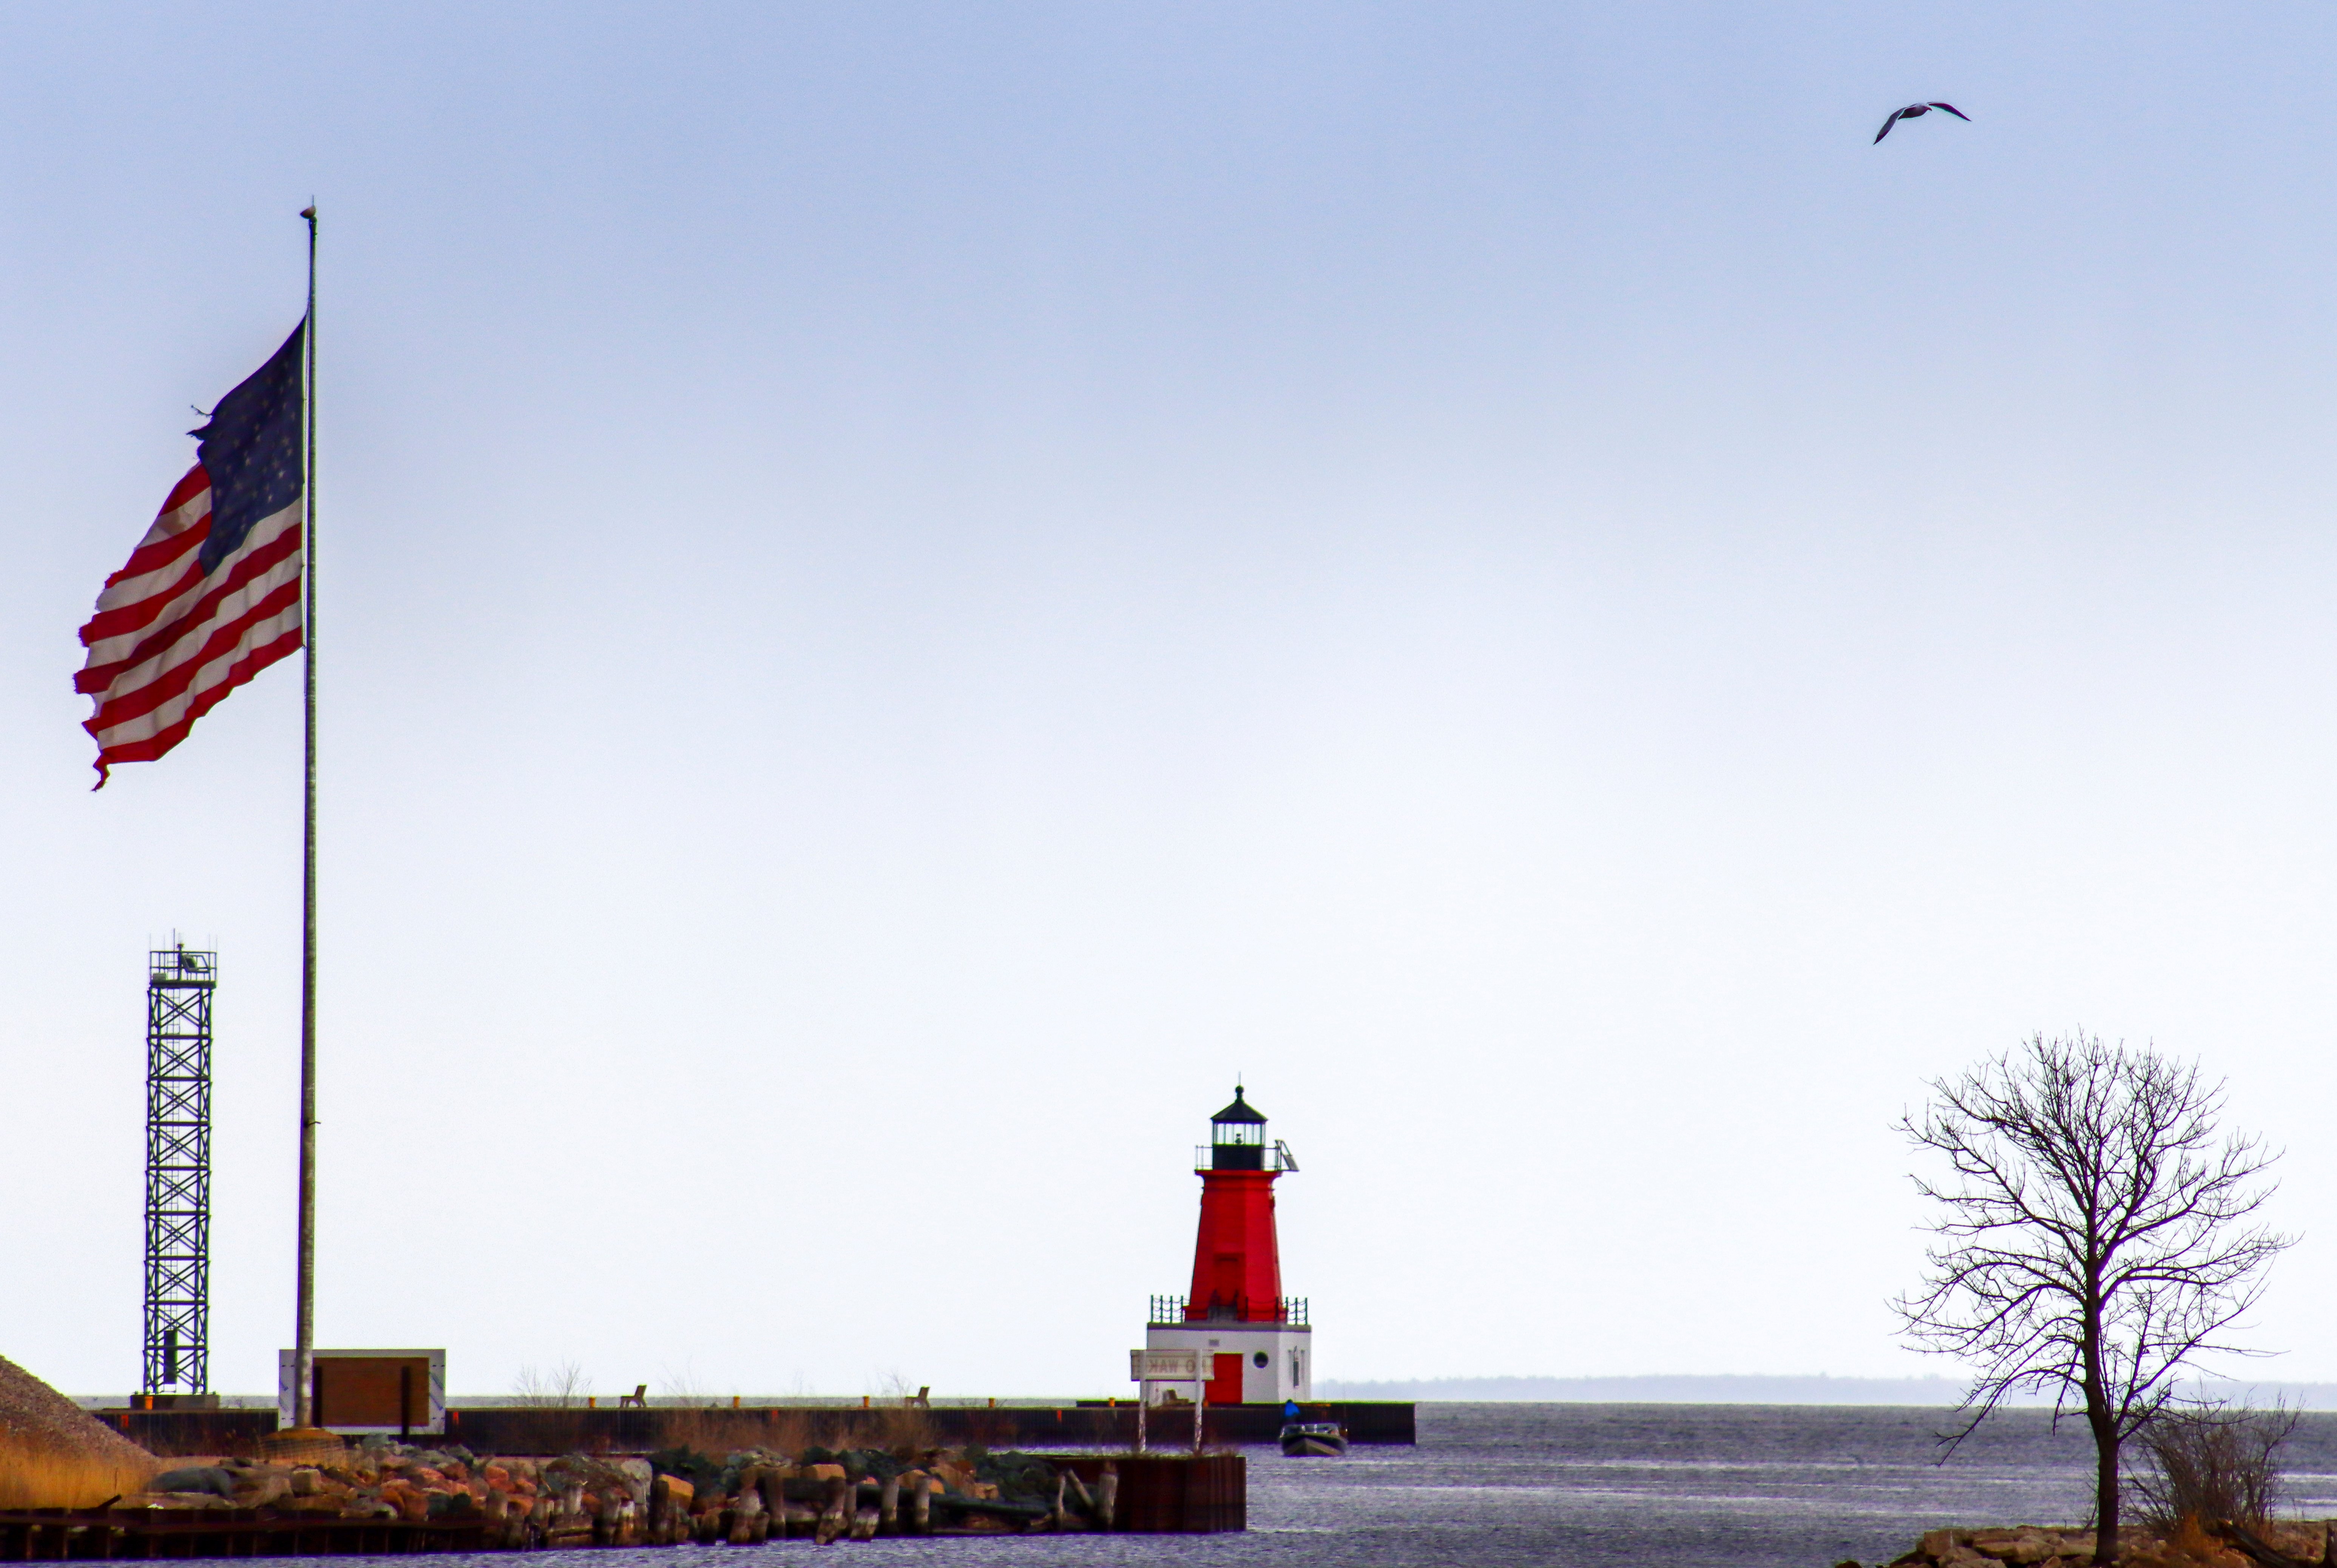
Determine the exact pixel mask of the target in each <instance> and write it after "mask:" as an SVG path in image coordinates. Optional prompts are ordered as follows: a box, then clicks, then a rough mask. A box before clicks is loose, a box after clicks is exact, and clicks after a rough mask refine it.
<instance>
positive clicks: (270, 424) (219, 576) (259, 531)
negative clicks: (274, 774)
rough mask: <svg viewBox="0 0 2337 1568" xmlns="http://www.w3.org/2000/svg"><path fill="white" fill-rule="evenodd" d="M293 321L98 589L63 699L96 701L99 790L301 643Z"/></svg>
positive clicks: (227, 400) (216, 413) (302, 468)
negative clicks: (112, 774)
mask: <svg viewBox="0 0 2337 1568" xmlns="http://www.w3.org/2000/svg"><path fill="white" fill-rule="evenodd" d="M307 332H308V323H307V322H306V321H303V322H302V323H301V324H300V325H299V326H298V328H294V329H293V333H292V336H291V337H289V338H286V339H285V341H284V347H283V348H279V349H278V350H277V351H276V354H275V356H274V358H270V359H269V361H268V363H267V364H265V365H263V366H261V367H260V368H259V370H258V371H256V372H255V373H254V374H253V375H252V376H251V377H250V378H249V379H248V380H246V381H245V382H244V383H243V384H242V385H241V386H240V387H236V389H235V390H234V391H232V392H230V393H229V394H228V395H227V396H226V397H222V398H220V401H219V406H218V407H216V408H214V409H212V410H211V413H210V423H209V424H207V425H205V426H202V427H201V428H200V429H198V430H193V431H191V432H189V434H191V435H193V436H198V437H200V441H199V443H198V445H197V446H196V447H195V456H196V461H195V466H193V467H192V468H190V469H188V470H187V472H186V475H185V477H183V478H181V480H180V481H179V482H178V484H176V485H172V486H171V495H170V498H169V499H168V500H166V501H164V502H163V503H162V512H161V515H160V516H158V517H156V518H155V519H154V525H153V526H152V528H149V529H148V530H146V537H145V538H143V539H142V540H140V541H139V542H138V548H137V549H135V550H133V551H132V552H131V553H130V560H129V563H128V564H126V565H124V566H123V567H122V570H121V571H119V572H116V573H114V574H113V575H112V576H111V577H109V578H107V579H106V580H105V588H104V591H103V593H99V595H98V597H97V613H95V614H94V615H93V616H91V617H90V621H89V624H88V625H86V626H83V628H82V629H81V640H82V643H83V646H85V647H86V648H88V650H89V660H88V662H86V663H85V664H83V666H82V671H81V673H80V674H79V675H77V676H75V677H74V678H73V690H74V691H83V692H86V693H88V694H89V695H90V696H92V697H93V698H95V699H96V701H97V711H95V712H94V713H93V714H91V715H90V717H89V718H88V719H87V720H83V726H82V727H83V729H85V730H88V731H89V732H90V734H91V735H93V737H95V738H96V740H97V784H96V786H95V788H97V789H104V788H105V780H106V773H107V769H110V768H111V767H112V765H113V764H114V763H116V762H152V760H154V759H156V758H157V757H160V756H161V755H162V753H164V752H165V751H168V750H170V749H171V747H173V746H176V745H177V744H178V743H179V742H180V741H181V740H185V739H186V738H187V731H188V730H191V729H193V728H194V725H195V720H198V719H200V718H201V717H202V716H203V715H204V714H206V713H208V712H210V711H211V709H212V708H214V707H216V706H217V705H218V704H219V702H220V700H221V699H222V698H224V697H226V695H227V694H228V693H229V692H230V691H234V690H235V689H236V688H237V687H239V686H240V685H242V684H243V683H244V682H245V681H249V680H250V679H251V678H252V677H253V676H254V675H257V674H259V671H262V670H265V669H266V668H267V667H268V666H269V665H270V664H273V663H275V662H276V661H278V660H279V659H281V658H283V657H284V656H285V655H286V654H288V653H289V652H292V651H293V650H294V649H296V648H298V647H299V646H300V560H301V557H300V543H301V541H300V504H301V498H302V492H303V491H304V489H305V487H306V465H305V463H304V462H303V460H302V456H301V450H300V436H301V387H300V351H301V346H302V340H303V338H305V336H306V335H307Z"/></svg>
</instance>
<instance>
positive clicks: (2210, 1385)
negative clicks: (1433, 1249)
mask: <svg viewBox="0 0 2337 1568" xmlns="http://www.w3.org/2000/svg"><path fill="white" fill-rule="evenodd" d="M1962 1393H1963V1385H1962V1384H1961V1383H1959V1382H1957V1381H1955V1380H1953V1379H1952V1378H1947V1377H1823V1376H1819V1377H1762V1376H1758V1375H1722V1376H1714V1377H1696V1376H1686V1375H1683V1376H1652V1377H1413V1378H1392V1379H1387V1380H1384V1381H1360V1380H1349V1379H1345V1378H1317V1379H1315V1397H1316V1398H1318V1399H1352V1400H1365V1399H1403V1400H1411V1401H1413V1402H1414V1403H1417V1404H1529V1405H1899V1406H1931V1407H1936V1408H1940V1409H1953V1408H1955V1406H1956V1405H1957V1404H1958V1402H1959V1400H1960V1397H1961V1395H1962ZM2185 1394H2186V1395H2189V1396H2190V1397H2203V1396H2204V1397H2211V1398H2215V1399H2223V1400H2228V1401H2230V1402H2232V1403H2234V1404H2245V1405H2258V1406H2263V1405H2269V1404H2272V1403H2273V1401H2275V1400H2280V1401H2283V1402H2284V1403H2286V1404H2288V1405H2290V1406H2295V1407H2297V1408H2300V1409H2305V1410H2337V1383H2234V1382H2225V1381H2221V1380H2213V1381H2205V1382H2201V1383H2197V1384H2193V1385H2190V1386H2188V1387H2186V1388H2185ZM2007 1403H2008V1404H2011V1405H2019V1406H2047V1405H2050V1404H2051V1403H2052V1401H2050V1400H2049V1399H2036V1398H2031V1399H2016V1400H2008V1401H2007Z"/></svg>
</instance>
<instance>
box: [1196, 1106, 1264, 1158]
mask: <svg viewBox="0 0 2337 1568" xmlns="http://www.w3.org/2000/svg"><path fill="white" fill-rule="evenodd" d="M1209 1164H1210V1166H1211V1167H1212V1168H1213V1169H1215V1170H1218V1171H1263V1170H1265V1169H1266V1118H1265V1117H1263V1116H1261V1115H1259V1114H1258V1113H1257V1108H1256V1107H1254V1106H1252V1105H1251V1104H1250V1103H1248V1102H1247V1101H1246V1100H1244V1099H1243V1098H1242V1092H1241V1090H1239V1089H1238V1088H1237V1089H1236V1090H1235V1091H1234V1103H1232V1104H1230V1105H1228V1106H1227V1107H1226V1108H1225V1109H1224V1110H1222V1111H1220V1112H1217V1114H1216V1115H1215V1116H1212V1117H1210V1118H1209Z"/></svg>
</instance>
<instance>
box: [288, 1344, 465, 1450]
mask: <svg viewBox="0 0 2337 1568" xmlns="http://www.w3.org/2000/svg"><path fill="white" fill-rule="evenodd" d="M308 1387H309V1406H310V1410H311V1416H310V1419H311V1420H312V1421H313V1422H314V1423H315V1424H316V1425H317V1426H323V1427H326V1428H328V1430H331V1431H334V1432H396V1433H398V1434H400V1435H411V1434H415V1433H426V1434H430V1435H433V1436H435V1435H437V1434H441V1433H444V1432H445V1430H446V1352H445V1351H444V1350H318V1351H317V1352H315V1357H314V1364H313V1366H312V1367H311V1377H310V1379H309V1385H308ZM276 1403H277V1415H278V1418H279V1419H280V1420H281V1421H282V1422H283V1423H284V1425H286V1426H290V1425H291V1424H292V1405H293V1401H292V1352H291V1351H289V1350H283V1351H279V1352H278V1354H277V1392H276Z"/></svg>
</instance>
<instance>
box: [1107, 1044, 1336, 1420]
mask: <svg viewBox="0 0 2337 1568" xmlns="http://www.w3.org/2000/svg"><path fill="white" fill-rule="evenodd" d="M1193 1163H1194V1166H1195V1174H1197V1175H1198V1176H1199V1177H1200V1179H1201V1228H1200V1233H1199V1235H1198V1237H1197V1238H1196V1239H1195V1240H1194V1242H1193V1281H1192V1284H1191V1286H1190V1287H1189V1288H1188V1290H1187V1292H1186V1294H1184V1295H1182V1296H1156V1297H1154V1298H1153V1299H1152V1314H1151V1321H1150V1322H1149V1323H1148V1324H1146V1325H1145V1330H1144V1344H1145V1348H1146V1349H1148V1350H1193V1351H1198V1352H1199V1353H1200V1357H1201V1361H1200V1364H1201V1366H1202V1367H1204V1368H1206V1369H1207V1370H1208V1395H1207V1397H1208V1402H1209V1403H1210V1404H1212V1405H1279V1404H1281V1403H1283V1402H1284V1401H1286V1400H1291V1399H1302V1400H1303V1399H1309V1398H1312V1397H1313V1396H1314V1385H1315V1367H1314V1347H1313V1338H1314V1336H1313V1330H1312V1329H1311V1328H1309V1326H1308V1324H1307V1321H1306V1303H1305V1300H1304V1299H1293V1298H1291V1297H1287V1296H1285V1295H1284V1294H1283V1293H1282V1251H1281V1248H1280V1246H1279V1244H1278V1243H1277V1241H1276V1237H1275V1229H1274V1184H1275V1182H1276V1181H1277V1180H1279V1179H1280V1178H1281V1177H1283V1176H1285V1175H1286V1174H1288V1173H1289V1172H1291V1171H1296V1170H1297V1169H1298V1161H1296V1160H1293V1159H1292V1158H1291V1157H1290V1150H1289V1148H1288V1147H1287V1146H1286V1145H1285V1144H1284V1143H1283V1142H1282V1141H1281V1140H1280V1139H1276V1140H1275V1141H1274V1142H1271V1143H1269V1142H1267V1141H1266V1118H1265V1117H1264V1116H1263V1115H1261V1114H1260V1113H1259V1112H1258V1111H1257V1108H1256V1107H1255V1106H1253V1105H1251V1104H1250V1103H1249V1102H1248V1101H1247V1100H1246V1099H1244V1098H1243V1091H1242V1087H1241V1085H1240V1084H1238V1083H1237V1084H1236V1085H1234V1103H1232V1104H1230V1105H1228V1106H1227V1107H1226V1108H1225V1109H1224V1110H1222V1111H1220V1112H1217V1114H1216V1115H1214V1116H1212V1117H1210V1118H1209V1144H1208V1148H1206V1149H1202V1150H1197V1151H1196V1152H1195V1159H1194V1161H1193ZM1161 1392H1162V1394H1163V1396H1166V1395H1167V1393H1168V1389H1167V1388H1165V1387H1164V1388H1163V1389H1162V1391H1161Z"/></svg>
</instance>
